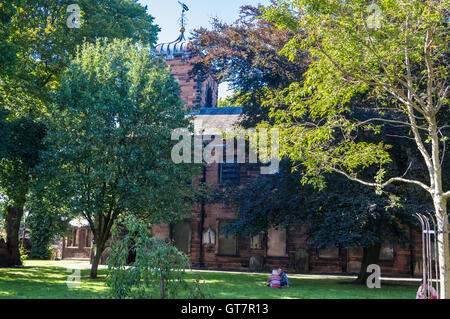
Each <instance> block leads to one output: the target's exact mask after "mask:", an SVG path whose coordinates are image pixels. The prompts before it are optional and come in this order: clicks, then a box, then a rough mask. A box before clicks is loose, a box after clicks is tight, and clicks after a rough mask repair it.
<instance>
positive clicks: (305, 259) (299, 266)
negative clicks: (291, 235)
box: [295, 249, 309, 273]
mask: <svg viewBox="0 0 450 319" xmlns="http://www.w3.org/2000/svg"><path fill="white" fill-rule="evenodd" d="M295 272H297V273H308V272H309V254H308V252H307V251H306V249H297V250H296V251H295Z"/></svg>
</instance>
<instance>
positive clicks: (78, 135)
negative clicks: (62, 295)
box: [42, 40, 199, 278]
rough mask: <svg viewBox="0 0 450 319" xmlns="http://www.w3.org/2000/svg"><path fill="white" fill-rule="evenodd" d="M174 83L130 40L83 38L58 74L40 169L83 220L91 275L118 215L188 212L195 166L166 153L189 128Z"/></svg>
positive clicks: (163, 217) (159, 218)
mask: <svg viewBox="0 0 450 319" xmlns="http://www.w3.org/2000/svg"><path fill="white" fill-rule="evenodd" d="M178 94H179V87H178V85H177V84H176V82H175V80H174V79H173V77H172V76H171V74H170V72H169V70H168V69H167V68H166V67H165V64H164V62H163V61H160V60H158V59H157V58H156V57H155V56H154V54H153V53H152V49H151V47H143V46H136V45H134V44H132V43H131V42H130V41H123V40H113V41H107V40H102V41H97V42H96V43H95V44H89V43H85V44H84V45H83V46H82V47H81V48H80V50H79V51H78V52H77V54H76V56H75V58H74V59H73V61H72V62H71V64H70V66H69V68H68V69H67V71H66V72H65V73H64V76H63V78H62V82H61V88H60V89H59V90H58V92H57V95H56V100H55V102H56V104H55V108H54V109H52V111H53V112H54V113H52V117H51V123H50V124H49V127H50V128H51V129H50V130H49V134H48V137H47V143H48V148H49V152H47V154H46V155H45V160H44V161H43V164H42V165H43V166H42V171H43V172H44V174H46V176H47V177H43V179H47V180H50V182H49V184H50V185H52V189H53V190H54V193H55V194H57V197H58V198H59V200H60V201H61V202H62V203H64V205H65V206H66V207H67V209H68V210H70V211H72V212H75V213H77V214H79V215H81V216H83V217H84V218H86V219H87V220H88V221H89V224H90V228H91V230H92V232H93V236H94V242H95V256H94V261H93V264H92V268H91V278H95V277H96V276H97V267H98V264H99V261H100V257H101V255H102V252H103V250H104V248H105V244H106V242H107V240H108V239H109V237H110V232H111V227H112V226H113V225H114V223H115V221H116V219H117V217H118V216H119V215H120V214H140V215H143V216H145V217H146V218H148V220H150V221H151V222H154V223H160V222H163V221H165V222H171V221H173V220H176V219H177V218H179V216H182V215H183V214H188V213H189V211H190V210H189V207H190V206H189V205H190V199H191V198H193V196H194V195H195V192H194V190H193V188H192V187H193V183H192V179H193V178H194V177H195V176H196V175H197V174H199V171H197V170H196V168H197V167H196V166H195V165H190V164H178V165H177V164H175V163H174V162H173V161H172V159H171V150H172V147H173V145H174V144H173V142H172V141H171V132H172V130H173V129H176V128H188V127H190V120H189V118H186V117H185V113H184V111H183V108H182V102H181V100H180V99H179V96H178Z"/></svg>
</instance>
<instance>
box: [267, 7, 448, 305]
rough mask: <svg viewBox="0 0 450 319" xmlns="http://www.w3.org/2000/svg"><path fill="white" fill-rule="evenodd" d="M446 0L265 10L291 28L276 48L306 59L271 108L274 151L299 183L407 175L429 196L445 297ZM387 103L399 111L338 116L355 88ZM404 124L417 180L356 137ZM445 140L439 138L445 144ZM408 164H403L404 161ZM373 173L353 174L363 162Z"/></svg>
mask: <svg viewBox="0 0 450 319" xmlns="http://www.w3.org/2000/svg"><path fill="white" fill-rule="evenodd" d="M448 12H449V1H448V0H434V1H425V0H423V1H417V0H414V1H413V0H408V1H390V0H379V1H376V2H374V3H373V4H372V3H368V1H364V0H352V1H323V0H320V1H319V0H292V1H291V0H286V1H284V0H280V1H277V4H276V5H274V6H272V7H271V8H270V9H268V10H267V11H266V12H265V16H266V18H267V19H269V20H270V21H275V22H276V24H277V25H278V26H279V27H280V28H285V29H288V30H291V31H292V32H294V33H295V35H294V36H293V37H292V38H291V40H290V41H289V42H288V43H287V44H286V46H285V47H284V49H283V50H282V53H284V54H286V55H287V56H288V57H290V58H295V56H296V55H297V53H298V52H299V51H304V50H306V51H307V52H308V53H309V54H310V56H311V57H312V59H313V60H312V63H311V64H310V67H309V70H308V71H307V72H306V74H305V80H304V81H303V82H302V83H294V84H291V86H290V89H289V90H288V91H287V92H285V93H286V94H285V95H284V97H285V99H283V103H285V104H286V103H287V104H289V105H290V108H289V109H287V110H281V109H280V110H274V112H273V119H272V120H273V121H275V122H276V124H275V125H274V126H275V127H277V128H280V129H281V131H282V133H281V135H282V136H281V154H282V155H285V156H288V157H289V158H291V159H292V160H294V161H298V162H300V163H301V164H302V165H303V166H304V167H305V170H304V172H305V173H304V175H303V177H302V178H303V181H304V182H310V183H313V184H315V185H316V186H323V185H324V179H323V176H324V174H325V173H331V172H334V173H338V174H341V175H343V176H345V177H346V178H348V179H350V180H353V181H357V182H359V183H361V184H364V185H366V186H372V187H375V188H377V190H378V191H381V189H383V188H385V187H387V186H388V185H391V184H393V183H410V184H414V185H417V186H419V187H421V188H422V189H423V190H424V191H425V192H426V193H427V194H429V195H430V197H431V200H432V202H433V205H434V209H435V215H436V218H437V222H438V229H439V233H438V251H439V267H440V274H441V288H442V289H441V296H442V297H443V298H449V297H450V275H449V267H450V255H449V238H448V225H449V221H448V215H447V199H448V198H449V197H450V191H449V190H448V185H444V184H445V181H446V180H447V179H448V178H447V179H446V178H445V177H446V174H448V169H447V170H445V168H444V166H443V163H445V160H444V156H445V153H446V144H448V116H446V114H448V111H449V103H448V102H449V101H448V88H449V86H448V43H449V41H448V40H449V39H448V25H447V23H448V22H447V21H448ZM369 89H371V94H373V95H374V96H375V97H377V98H380V99H381V100H385V99H386V98H389V99H392V100H394V101H395V103H393V104H394V107H392V109H391V110H390V111H392V112H397V113H398V114H399V115H400V117H399V118H398V119H395V120H392V119H386V118H383V116H382V115H383V111H384V109H385V108H386V106H384V105H379V106H378V107H376V108H371V107H370V106H364V107H366V108H368V109H369V108H371V109H372V110H373V111H374V115H373V116H372V117H371V118H369V119H367V120H365V121H357V120H355V119H352V118H349V117H347V116H346V111H348V105H347V104H348V102H349V101H350V100H351V99H352V97H353V96H355V95H356V94H358V93H360V92H364V91H367V90H369ZM383 122H388V123H392V124H396V125H399V126H405V127H407V128H408V130H409V135H407V136H399V138H412V139H413V140H414V143H415V148H416V149H417V151H418V152H419V153H420V156H421V161H422V163H423V165H424V167H426V171H427V176H426V178H425V179H420V178H413V177H411V176H410V175H409V174H410V173H409V172H410V171H409V170H408V169H406V170H405V172H404V173H403V174H401V175H400V176H389V175H388V174H386V170H385V166H386V165H387V164H389V163H390V162H391V159H390V156H389V152H388V149H389V146H388V145H385V144H384V143H381V142H380V143H368V142H365V141H362V140H358V139H357V138H356V136H358V133H359V134H361V133H362V132H365V133H366V134H374V133H377V132H378V130H379V129H378V124H380V123H383ZM447 148H448V146H447ZM411 165H412V164H411ZM373 166H375V167H378V169H377V173H376V174H374V175H372V177H373V179H372V180H369V179H368V178H369V176H367V175H362V174H363V173H364V171H366V168H368V167H373ZM408 167H410V165H409V166H408Z"/></svg>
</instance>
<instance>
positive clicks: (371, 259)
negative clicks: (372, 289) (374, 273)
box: [355, 244, 381, 285]
mask: <svg viewBox="0 0 450 319" xmlns="http://www.w3.org/2000/svg"><path fill="white" fill-rule="evenodd" d="M380 250H381V244H376V245H374V246H371V247H364V248H363V257H362V261H361V268H360V269H359V274H358V278H356V280H355V283H358V284H361V285H365V284H366V281H367V278H368V277H369V275H370V274H369V273H368V272H367V266H369V265H371V264H378V261H379V259H380Z"/></svg>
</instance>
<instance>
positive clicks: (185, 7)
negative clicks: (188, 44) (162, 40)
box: [178, 1, 189, 33]
mask: <svg viewBox="0 0 450 319" xmlns="http://www.w3.org/2000/svg"><path fill="white" fill-rule="evenodd" d="M178 3H179V4H180V5H181V9H182V11H181V18H180V27H181V29H180V32H181V33H184V31H185V24H186V20H187V19H186V14H185V12H186V11H189V8H188V6H187V5H186V4H184V3H183V2H181V1H178Z"/></svg>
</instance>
